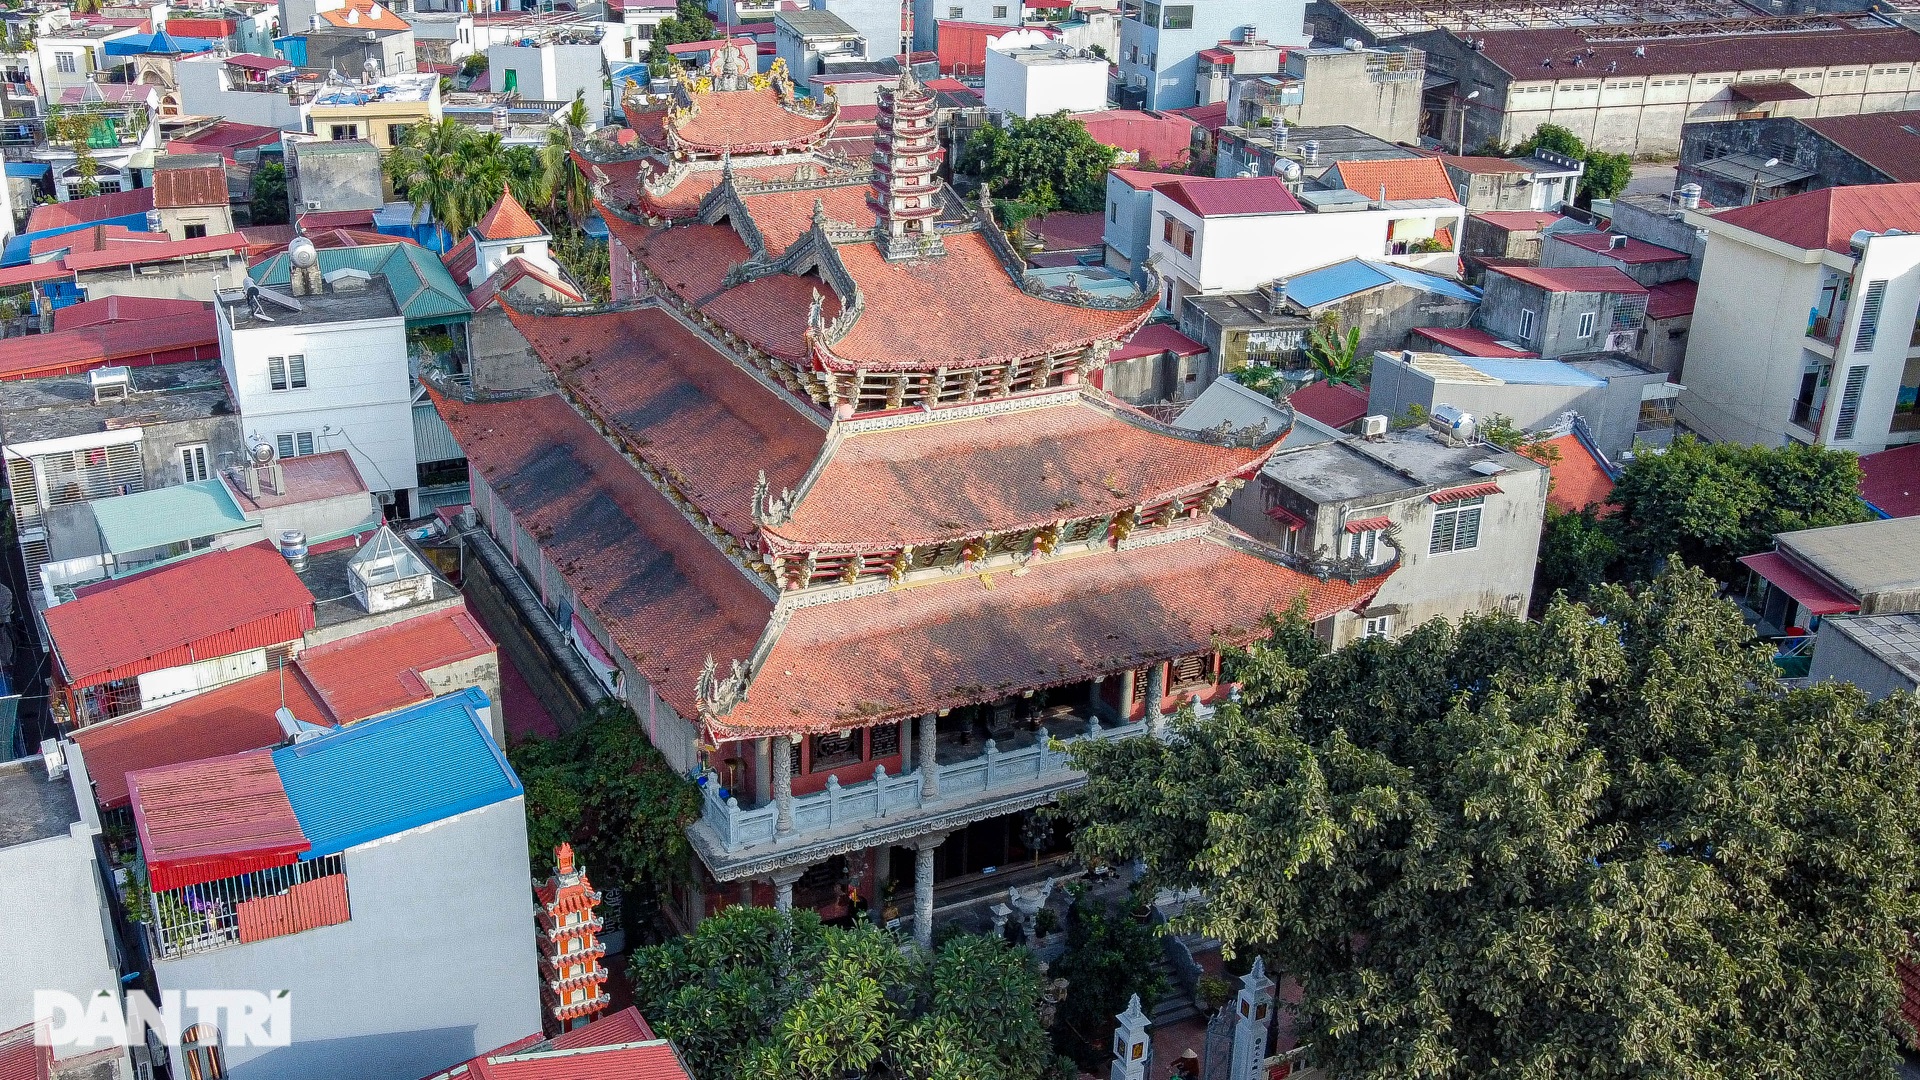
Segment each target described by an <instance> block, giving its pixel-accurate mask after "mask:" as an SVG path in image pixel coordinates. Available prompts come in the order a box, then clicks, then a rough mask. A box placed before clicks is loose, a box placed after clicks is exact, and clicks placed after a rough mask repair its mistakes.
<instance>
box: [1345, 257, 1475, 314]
mask: <svg viewBox="0 0 1920 1080" xmlns="http://www.w3.org/2000/svg"><path fill="white" fill-rule="evenodd" d="M1367 265H1368V266H1371V267H1373V268H1374V269H1375V270H1378V271H1380V272H1381V273H1383V274H1385V275H1387V276H1388V277H1390V278H1392V279H1393V280H1395V281H1397V282H1399V283H1400V284H1402V285H1411V286H1413V287H1414V288H1416V289H1425V290H1427V291H1428V292H1430V293H1439V294H1440V295H1442V296H1451V297H1453V298H1454V299H1455V300H1468V301H1472V302H1473V303H1476V304H1477V303H1479V302H1480V290H1478V289H1476V288H1473V287H1472V286H1470V285H1462V284H1461V283H1460V282H1458V281H1455V280H1453V279H1452V278H1450V277H1442V276H1441V275H1439V274H1429V273H1427V272H1426V271H1424V270H1415V269H1414V268H1413V267H1411V266H1401V265H1400V264H1398V263H1379V262H1370V263H1368V264H1367Z"/></svg>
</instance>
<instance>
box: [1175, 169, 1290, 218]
mask: <svg viewBox="0 0 1920 1080" xmlns="http://www.w3.org/2000/svg"><path fill="white" fill-rule="evenodd" d="M1154 186H1155V187H1156V188H1157V189H1158V190H1159V191H1161V192H1163V193H1165V195H1166V196H1167V198H1169V199H1172V200H1173V201H1174V202H1176V203H1179V204H1180V205H1181V206H1184V207H1186V208H1187V209H1188V210H1191V211H1193V212H1194V213H1196V214H1199V215H1200V216H1201V217H1234V216H1238V215H1242V214H1297V213H1300V202H1299V200H1297V199H1295V198H1294V197H1293V193H1292V192H1290V191H1288V190H1287V185H1286V182H1285V181H1282V180H1279V179H1277V178H1275V177H1271V176H1247V177H1233V178H1231V179H1223V180H1210V179H1205V178H1194V177H1185V178H1181V177H1174V178H1172V179H1171V181H1170V182H1168V183H1163V184H1156V185H1154Z"/></svg>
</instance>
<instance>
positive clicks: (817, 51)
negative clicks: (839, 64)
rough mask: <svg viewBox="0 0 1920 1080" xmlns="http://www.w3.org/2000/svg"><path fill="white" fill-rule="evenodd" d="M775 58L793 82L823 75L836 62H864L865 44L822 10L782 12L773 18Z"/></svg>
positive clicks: (858, 34) (810, 9) (844, 23)
mask: <svg viewBox="0 0 1920 1080" xmlns="http://www.w3.org/2000/svg"><path fill="white" fill-rule="evenodd" d="M773 43H774V55H775V56H777V57H779V58H780V59H781V60H784V61H786V65H787V71H788V72H790V73H791V74H792V75H793V77H794V78H796V79H801V80H805V79H811V78H812V77H814V76H815V75H819V74H822V73H824V72H825V71H826V69H827V67H826V66H827V64H828V63H829V62H832V61H837V60H865V59H866V58H867V41H866V39H865V38H863V37H861V36H860V31H858V30H856V29H854V28H853V27H852V26H851V25H850V24H848V22H847V20H845V19H843V18H841V17H840V16H838V15H835V14H834V13H833V12H831V11H828V10H826V9H825V8H802V9H800V10H799V11H782V12H780V13H779V14H777V15H775V16H774V17H773Z"/></svg>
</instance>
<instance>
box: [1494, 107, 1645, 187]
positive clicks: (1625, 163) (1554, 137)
mask: <svg viewBox="0 0 1920 1080" xmlns="http://www.w3.org/2000/svg"><path fill="white" fill-rule="evenodd" d="M1535 150H1551V151H1553V152H1555V153H1557V154H1565V155H1567V156H1568V157H1570V158H1572V159H1574V160H1575V161H1581V162H1585V163H1586V166H1587V168H1586V171H1585V172H1584V173H1582V174H1581V175H1580V194H1581V195H1582V196H1583V197H1584V198H1585V199H1586V200H1587V201H1588V202H1591V201H1593V200H1594V199H1611V198H1613V197H1614V196H1615V195H1618V194H1620V192H1622V191H1624V190H1626V187H1627V181H1629V180H1631V179H1633V159H1632V158H1631V157H1628V156H1627V155H1625V154H1609V153H1607V152H1606V151H1604V150H1589V149H1587V144H1586V143H1585V142H1583V141H1581V139H1580V136H1578V135H1575V134H1574V133H1573V132H1571V131H1569V130H1567V129H1566V128H1563V127H1561V126H1560V125H1558V124H1541V125H1540V126H1539V127H1538V128H1535V129H1534V132H1533V134H1532V135H1529V136H1528V137H1527V139H1526V141H1525V142H1522V143H1521V144H1520V145H1519V146H1518V147H1516V148H1515V150H1514V154H1515V156H1517V157H1525V156H1526V155H1528V154H1531V153H1533V152H1534V151H1535Z"/></svg>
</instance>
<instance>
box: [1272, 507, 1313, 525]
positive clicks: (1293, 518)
mask: <svg viewBox="0 0 1920 1080" xmlns="http://www.w3.org/2000/svg"><path fill="white" fill-rule="evenodd" d="M1267 516H1268V517H1270V518H1272V519H1273V520H1275V521H1277V522H1279V523H1280V526H1281V527H1282V528H1284V529H1288V530H1292V529H1304V528H1306V527H1307V519H1306V518H1303V517H1301V516H1300V515H1299V514H1296V513H1294V512H1293V511H1291V510H1289V509H1287V508H1286V507H1284V506H1275V507H1273V508H1271V509H1269V510H1268V511H1267Z"/></svg>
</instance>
